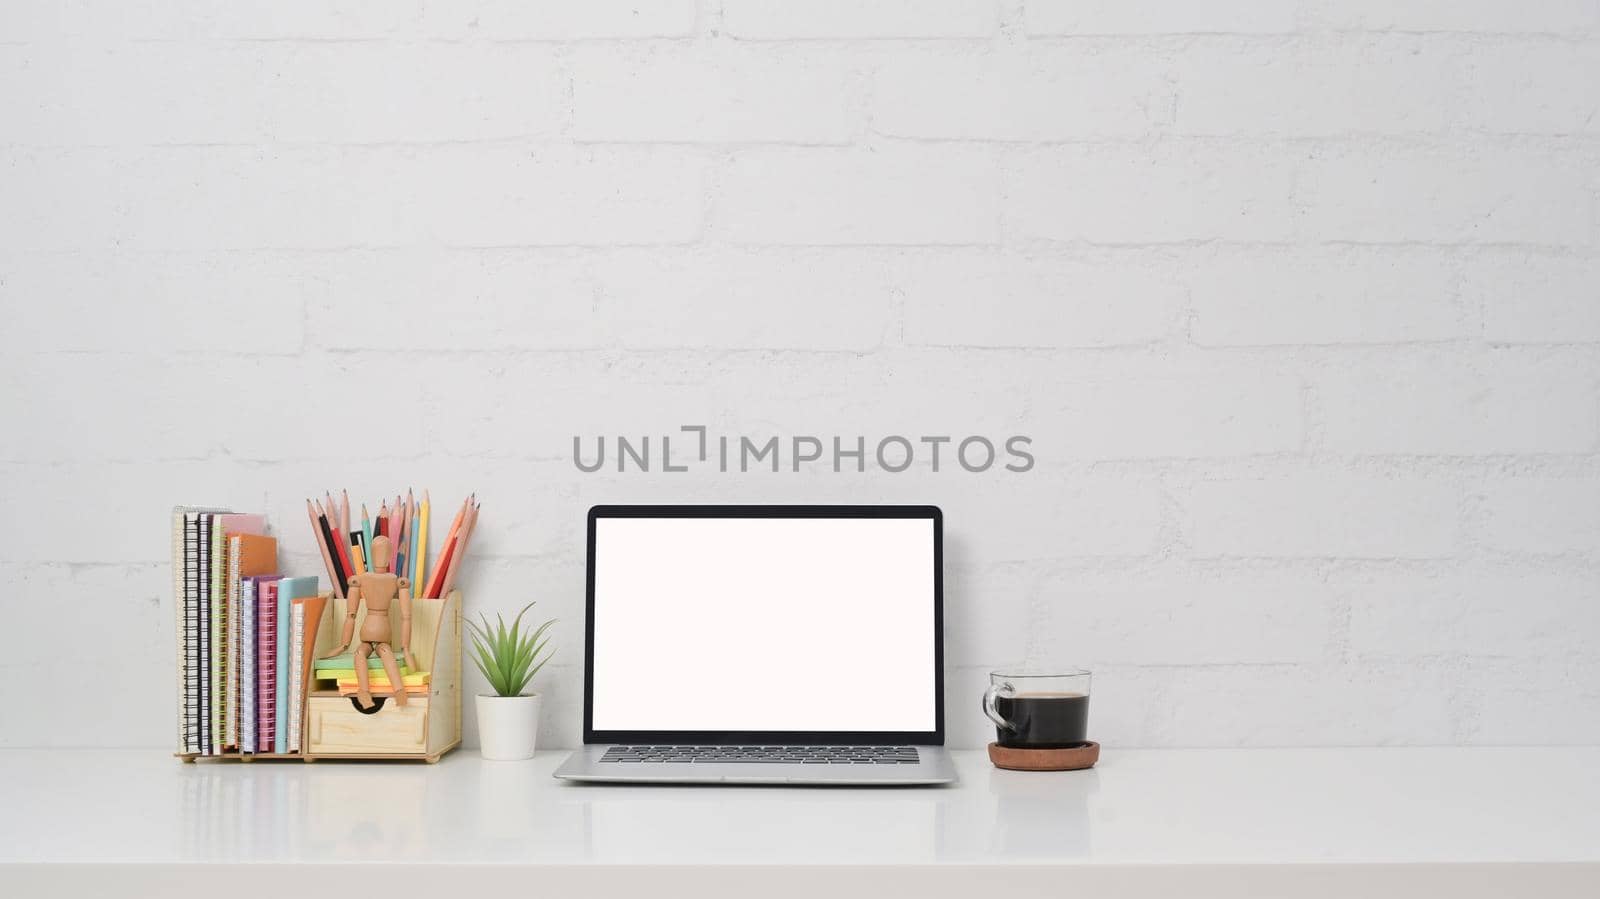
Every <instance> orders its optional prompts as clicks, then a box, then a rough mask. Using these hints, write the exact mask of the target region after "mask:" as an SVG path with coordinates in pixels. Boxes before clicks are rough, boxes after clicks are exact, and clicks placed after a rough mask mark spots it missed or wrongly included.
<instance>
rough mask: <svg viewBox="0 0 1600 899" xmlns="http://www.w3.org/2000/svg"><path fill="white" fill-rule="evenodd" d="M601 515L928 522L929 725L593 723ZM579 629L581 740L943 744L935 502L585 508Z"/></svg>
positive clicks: (940, 558) (940, 555) (940, 530)
mask: <svg viewBox="0 0 1600 899" xmlns="http://www.w3.org/2000/svg"><path fill="white" fill-rule="evenodd" d="M601 518H910V519H928V520H931V521H932V522H933V633H934V641H933V691H934V692H933V708H934V727H933V730H931V731H764V730H763V731H731V730H670V731H669V730H595V729H594V570H595V523H596V522H597V521H598V520H599V519H601ZM586 556H587V558H586V568H587V572H586V576H585V581H586V585H585V603H584V629H583V742H584V743H585V744H591V743H680V744H697V743H698V744H719V743H722V744H740V743H747V744H771V745H797V744H815V745H861V746H873V745H878V746H889V745H901V744H903V745H912V746H943V745H944V513H943V512H941V511H940V509H939V507H938V506H771V505H761V506H672V505H667V506H613V505H600V506H593V507H591V508H590V509H589V521H588V552H587V554H586Z"/></svg>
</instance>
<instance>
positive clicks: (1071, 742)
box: [983, 668, 1089, 749]
mask: <svg viewBox="0 0 1600 899" xmlns="http://www.w3.org/2000/svg"><path fill="white" fill-rule="evenodd" d="M1061 671H1062V673H1051V672H1050V671H1048V670H1044V669H1032V668H1007V669H1004V670H1001V671H995V672H993V673H991V674H990V675H989V689H988V690H987V691H985V692H984V694H983V713H984V714H985V715H988V716H989V720H990V721H993V722H994V727H995V741H996V742H997V743H999V744H1000V745H1001V746H1005V747H1008V748H1011V749H1066V748H1069V747H1073V746H1081V745H1083V744H1084V743H1087V742H1088V741H1089V733H1088V732H1089V672H1087V671H1085V670H1083V669H1081V668H1067V669H1061Z"/></svg>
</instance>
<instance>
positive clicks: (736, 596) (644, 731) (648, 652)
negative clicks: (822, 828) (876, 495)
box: [555, 506, 956, 786]
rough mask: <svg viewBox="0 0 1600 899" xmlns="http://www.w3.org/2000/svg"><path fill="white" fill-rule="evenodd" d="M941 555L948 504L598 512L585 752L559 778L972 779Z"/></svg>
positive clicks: (593, 512) (858, 782)
mask: <svg viewBox="0 0 1600 899" xmlns="http://www.w3.org/2000/svg"><path fill="white" fill-rule="evenodd" d="M942 565H943V517H942V515H941V514H940V512H939V509H938V508H936V507H933V506H596V507H594V508H592V509H590V510H589V522H588V587H587V609H586V618H587V621H586V627H585V658H584V708H583V741H584V748H583V749H580V750H577V751H575V752H573V753H572V754H571V755H570V756H569V757H568V758H567V760H566V761H565V762H564V763H563V764H562V765H561V767H560V768H559V769H557V770H556V772H555V776H556V777H558V778H562V779H566V780H573V781H588V782H600V783H629V782H634V783H637V782H654V783H696V784H816V785H841V786H895V785H918V784H945V783H951V782H953V781H955V779H956V774H955V768H954V766H953V765H952V763H951V760H950V758H949V756H948V755H947V754H946V752H945V751H944V748H943V746H944V677H943V666H944V640H943V608H942V604H943V574H942Z"/></svg>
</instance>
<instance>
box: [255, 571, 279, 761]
mask: <svg viewBox="0 0 1600 899" xmlns="http://www.w3.org/2000/svg"><path fill="white" fill-rule="evenodd" d="M277 703H278V582H277V580H263V581H261V582H259V583H258V584H257V585H256V745H257V746H259V747H260V751H262V752H271V751H272V741H273V736H274V735H275V734H276V733H277V727H278V707H277Z"/></svg>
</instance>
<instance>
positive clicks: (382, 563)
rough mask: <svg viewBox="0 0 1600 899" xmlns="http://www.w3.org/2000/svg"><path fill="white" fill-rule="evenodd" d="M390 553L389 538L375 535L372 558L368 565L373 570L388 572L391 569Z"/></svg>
mask: <svg viewBox="0 0 1600 899" xmlns="http://www.w3.org/2000/svg"><path fill="white" fill-rule="evenodd" d="M389 553H390V547H389V538H388V537H373V538H372V558H371V559H370V560H368V561H369V563H370V564H369V565H368V566H367V567H368V568H369V569H370V570H372V571H376V572H387V571H388V570H389V562H390V561H391V558H390V555H389Z"/></svg>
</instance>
